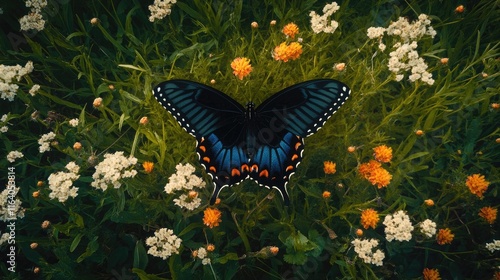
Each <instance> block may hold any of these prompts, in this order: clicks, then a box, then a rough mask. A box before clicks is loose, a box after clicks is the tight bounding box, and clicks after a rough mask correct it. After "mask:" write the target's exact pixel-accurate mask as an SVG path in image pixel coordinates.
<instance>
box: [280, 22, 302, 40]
mask: <svg viewBox="0 0 500 280" xmlns="http://www.w3.org/2000/svg"><path fill="white" fill-rule="evenodd" d="M283 34H285V35H286V36H287V37H290V38H292V39H294V38H295V35H297V34H299V27H298V26H297V25H296V24H295V23H293V22H291V23H289V24H287V25H285V26H284V27H283Z"/></svg>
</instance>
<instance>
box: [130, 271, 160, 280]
mask: <svg viewBox="0 0 500 280" xmlns="http://www.w3.org/2000/svg"><path fill="white" fill-rule="evenodd" d="M132 272H133V273H135V274H137V276H139V279H141V280H167V278H162V277H158V276H156V275H154V274H148V273H146V272H145V271H144V270H142V269H139V268H132Z"/></svg>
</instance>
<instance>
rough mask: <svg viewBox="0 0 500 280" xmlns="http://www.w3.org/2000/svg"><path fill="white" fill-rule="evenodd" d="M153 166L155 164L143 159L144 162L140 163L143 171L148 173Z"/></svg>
mask: <svg viewBox="0 0 500 280" xmlns="http://www.w3.org/2000/svg"><path fill="white" fill-rule="evenodd" d="M154 166H155V164H154V163H152V162H150V161H145V162H144V163H142V167H144V172H146V173H148V174H149V173H151V172H153V168H154Z"/></svg>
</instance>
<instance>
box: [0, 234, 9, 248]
mask: <svg viewBox="0 0 500 280" xmlns="http://www.w3.org/2000/svg"><path fill="white" fill-rule="evenodd" d="M9 237H10V234H9V233H8V232H6V233H4V234H2V235H1V236H0V246H2V245H3V244H5V242H7V240H9Z"/></svg>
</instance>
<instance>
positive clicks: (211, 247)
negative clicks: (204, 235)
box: [207, 244, 215, 252]
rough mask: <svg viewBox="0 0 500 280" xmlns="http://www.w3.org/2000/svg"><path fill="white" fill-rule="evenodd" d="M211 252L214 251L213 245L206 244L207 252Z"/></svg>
mask: <svg viewBox="0 0 500 280" xmlns="http://www.w3.org/2000/svg"><path fill="white" fill-rule="evenodd" d="M213 250H215V245H214V244H208V245H207V251H209V252H212V251H213Z"/></svg>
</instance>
